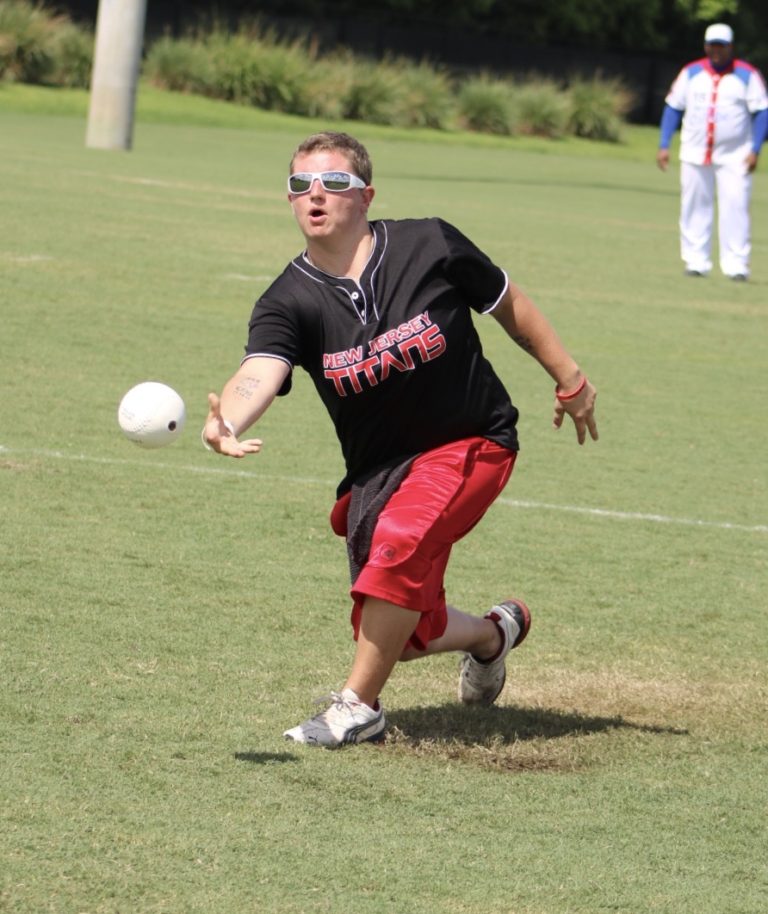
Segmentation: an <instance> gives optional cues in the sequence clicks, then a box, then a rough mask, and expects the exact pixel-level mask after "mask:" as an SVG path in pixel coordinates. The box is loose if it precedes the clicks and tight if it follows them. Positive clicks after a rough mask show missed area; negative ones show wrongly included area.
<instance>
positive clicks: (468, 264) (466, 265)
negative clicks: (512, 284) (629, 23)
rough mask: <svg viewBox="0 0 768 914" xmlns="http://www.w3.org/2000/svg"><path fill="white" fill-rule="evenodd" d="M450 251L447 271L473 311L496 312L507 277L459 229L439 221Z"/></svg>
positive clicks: (447, 248)
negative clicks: (493, 310) (495, 308)
mask: <svg viewBox="0 0 768 914" xmlns="http://www.w3.org/2000/svg"><path fill="white" fill-rule="evenodd" d="M437 221H438V225H439V227H440V231H441V232H442V236H443V241H444V243H445V248H446V260H445V272H446V276H447V277H448V279H449V281H450V282H451V283H452V284H453V285H454V286H456V288H457V289H459V291H460V292H461V293H462V296H463V297H464V298H465V300H466V301H467V304H468V305H469V306H470V307H471V308H472V310H473V311H478V312H480V313H484V312H486V311H490V310H492V309H493V308H494V307H495V306H496V305H497V304H498V301H499V299H500V298H501V296H502V295H503V294H504V291H505V290H506V288H507V275H506V273H505V272H504V271H503V270H502V269H501V268H500V267H497V266H496V264H494V263H493V261H492V260H491V259H490V257H488V255H487V254H485V253H483V251H481V250H480V248H478V247H477V246H476V245H475V244H474V243H473V242H472V241H470V240H469V238H467V237H466V235H463V234H462V233H461V232H460V231H459V230H458V229H457V228H455V226H453V225H451V224H450V223H448V222H443V220H442V219H438V220H437Z"/></svg>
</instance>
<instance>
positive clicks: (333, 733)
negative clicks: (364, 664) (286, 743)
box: [283, 689, 387, 749]
mask: <svg viewBox="0 0 768 914" xmlns="http://www.w3.org/2000/svg"><path fill="white" fill-rule="evenodd" d="M326 701H329V702H330V703H331V705H330V707H329V708H328V709H327V710H326V711H323V712H322V713H321V714H317V715H316V716H315V717H311V718H310V719H309V720H305V721H304V723H303V724H299V725H298V727H293V728H292V729H291V730H286V731H285V733H283V736H284V737H285V738H286V739H290V740H293V741H294V742H297V743H306V744H307V745H309V746H325V747H326V748H327V749H338V748H339V747H340V746H346V745H348V744H349V743H364V742H378V741H379V740H381V739H384V730H385V729H386V726H387V721H386V718H385V717H384V709H383V708H382V707H381V702H379V701H377V702H376V708H369V707H368V705H366V704H363V702H362V701H360V699H359V698H358V697H357V694H356V693H355V692H354V691H353V690H352V689H344V690H343V691H342V692H331V694H330V695H329V696H328V698H320V699H319V700H318V702H317V704H321V703H323V702H326Z"/></svg>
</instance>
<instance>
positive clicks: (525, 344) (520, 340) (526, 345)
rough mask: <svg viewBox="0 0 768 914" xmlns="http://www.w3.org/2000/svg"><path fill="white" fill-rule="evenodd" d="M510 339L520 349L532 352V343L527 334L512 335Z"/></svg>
mask: <svg viewBox="0 0 768 914" xmlns="http://www.w3.org/2000/svg"><path fill="white" fill-rule="evenodd" d="M512 339H514V341H515V342H516V343H517V345H518V346H519V347H520V348H521V349H524V350H525V351H526V352H529V353H533V343H532V342H531V341H530V339H529V338H528V337H527V336H522V335H518V336H514V337H512Z"/></svg>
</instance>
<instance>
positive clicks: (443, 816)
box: [0, 87, 768, 914]
mask: <svg viewBox="0 0 768 914" xmlns="http://www.w3.org/2000/svg"><path fill="white" fill-rule="evenodd" d="M86 105H87V99H86V96H85V93H76V92H64V93H61V94H56V95H54V94H52V93H50V92H45V91H44V90H31V89H29V88H28V87H2V88H0V214H1V215H0V225H1V226H2V232H0V302H1V303H2V304H1V305H0V308H1V310H0V314H1V316H2V323H1V324H0V385H1V389H2V398H1V399H0V507H1V509H2V526H0V582H1V583H0V613H1V615H0V618H1V619H2V627H1V628H0V685H1V686H2V689H1V691H0V752H1V753H2V804H1V805H0V860H2V861H3V862H2V866H1V867H0V910H3V911H8V912H14V914H21V912H23V914H41V912H56V914H118V912H119V914H161V912H162V914H197V912H200V914H208V912H217V914H245V912H260V914H316V912H327V914H575V912H584V914H601V912H621V914H764V912H765V911H766V908H768V870H767V868H766V846H768V843H767V842H768V829H767V828H766V822H767V821H768V786H767V785H768V738H767V734H768V684H767V680H766V660H767V659H768V621H766V608H768V607H767V606H766V604H767V603H768V599H767V598H766V592H768V573H767V571H766V547H767V546H768V495H767V493H766V489H767V485H766V456H765V455H766V450H767V449H768V434H767V433H766V426H765V414H766V407H765V403H766V393H768V383H766V380H765V375H766V353H767V351H768V347H767V346H766V341H768V175H767V174H766V169H765V163H762V166H761V171H760V172H758V174H757V176H756V179H755V189H754V208H753V215H754V222H753V236H754V251H753V279H752V281H751V282H750V283H749V284H745V285H737V284H733V283H731V282H729V281H727V280H725V279H724V278H722V277H720V276H719V275H717V274H713V275H712V276H711V277H710V278H708V279H705V280H691V279H688V278H686V277H684V276H683V275H682V265H681V263H680V261H679V259H678V250H677V228H676V221H677V206H678V193H677V177H676V174H674V173H670V174H667V175H663V174H661V173H660V172H658V171H657V170H656V168H655V166H654V163H653V149H654V143H655V131H653V130H652V129H650V128H645V129H644V128H633V129H632V130H631V131H630V135H629V142H628V143H627V145H626V146H623V147H619V148H613V147H609V146H600V145H594V144H589V143H584V142H581V143H580V142H579V141H568V142H563V143H544V142H543V141H538V140H527V141H525V140H520V141H503V140H491V139H489V138H487V137H486V138H476V137H469V136H451V137H444V138H440V137H436V136H435V135H430V134H426V133H424V134H422V133H418V134H407V133H403V132H391V131H387V130H384V129H374V128H369V127H364V126H362V125H351V129H352V131H353V132H356V133H357V135H359V136H360V137H361V139H363V140H364V141H365V142H366V143H367V145H368V146H369V149H370V151H371V154H372V156H373V159H374V173H375V181H374V183H375V184H376V186H377V191H378V192H377V197H376V200H375V202H374V206H373V209H372V216H373V217H374V218H375V217H392V218H397V217H401V216H419V215H440V216H443V217H444V218H446V219H448V220H450V221H453V222H455V223H456V224H457V225H458V226H459V227H460V228H462V229H463V230H464V231H465V232H466V233H467V234H468V235H470V237H472V238H473V239H474V240H476V241H477V243H478V244H480V246H481V247H483V248H484V249H485V250H486V251H487V252H488V253H489V254H490V255H491V256H492V257H493V258H494V259H495V260H496V261H497V262H498V263H499V264H500V265H502V266H504V267H505V268H506V269H507V270H508V272H509V273H510V275H511V277H512V278H513V279H514V280H515V281H517V282H518V283H519V284H520V285H522V286H523V287H524V288H525V289H526V290H527V291H529V292H530V293H531V294H532V296H533V297H534V299H535V300H536V301H537V303H538V304H539V306H540V307H541V308H542V309H543V310H544V311H545V312H546V313H547V314H549V315H550V317H551V318H552V320H553V321H554V323H555V325H556V326H557V327H558V329H559V331H560V333H561V335H562V337H563V338H564V339H565V341H566V343H567V345H568V347H569V348H570V349H571V350H572V352H573V353H574V354H575V355H576V357H577V358H578V359H579V360H580V362H581V364H582V365H583V367H584V368H585V370H586V371H588V373H589V375H590V377H591V378H592V379H593V380H594V382H595V384H596V385H597V387H598V389H599V391H600V393H599V398H598V420H599V425H600V433H601V438H600V441H599V443H597V444H596V445H592V444H591V443H590V444H589V445H587V446H585V447H584V448H579V447H578V446H577V445H576V442H575V436H574V435H573V433H572V430H571V429H570V428H564V429H562V430H561V431H560V432H555V431H553V429H552V428H551V405H552V385H551V382H550V381H549V379H548V377H547V376H546V375H545V374H544V373H543V372H542V371H541V369H540V368H538V366H537V365H536V364H535V363H534V362H533V361H532V360H530V359H528V358H527V357H526V356H525V355H524V354H523V353H522V352H521V351H519V350H518V349H516V347H514V345H512V344H511V343H510V342H509V340H508V339H506V338H505V337H504V335H503V333H502V332H501V330H500V328H499V327H498V326H497V325H496V323H495V321H492V320H489V319H487V320H484V321H480V328H481V333H482V335H483V340H484V344H485V346H486V349H487V352H488V354H489V356H490V358H491V360H492V361H493V362H494V364H495V365H496V367H497V369H498V371H499V373H500V374H501V375H502V377H503V378H504V380H505V381H506V382H507V384H508V386H509V389H510V392H511V393H512V396H513V399H514V400H515V402H516V403H517V404H518V405H519V407H520V410H521V421H520V436H521V441H522V451H521V455H520V459H519V461H518V465H517V468H516V470H515V473H514V475H513V479H512V481H511V483H510V485H509V486H508V488H507V489H506V491H505V493H504V495H503V496H502V498H501V499H500V500H499V501H498V502H497V503H496V504H495V505H494V506H493V508H492V510H491V511H490V512H489V514H488V516H487V517H486V518H485V520H484V521H483V523H482V525H481V526H480V527H478V529H477V530H476V531H474V532H473V533H472V534H471V535H470V537H468V538H467V540H465V541H464V542H463V543H461V544H460V545H459V546H458V547H457V548H456V550H455V554H454V559H453V562H452V565H451V568H450V571H449V578H448V587H449V595H450V597H451V599H452V602H454V603H456V604H457V605H459V606H462V607H463V608H466V609H468V610H470V611H475V612H478V613H479V612H482V611H484V610H485V609H486V608H487V607H488V606H489V605H490V603H491V602H493V601H494V600H496V599H498V598H499V597H502V596H505V595H507V594H517V595H519V596H521V597H523V598H524V599H525V600H526V601H527V602H528V604H529V605H530V606H531V608H532V612H533V614H534V622H533V627H532V630H531V634H530V636H529V638H528V640H527V641H526V643H525V645H524V646H523V647H522V648H521V650H520V651H516V652H515V653H514V654H513V655H512V658H511V662H510V664H509V667H510V669H509V682H508V685H507V687H506V689H505V692H504V693H503V696H502V699H501V701H500V703H499V705H498V706H497V707H495V708H493V709H488V710H480V711H471V712H470V711H469V710H467V709H464V708H463V707H460V706H459V705H458V704H457V703H456V702H455V700H454V695H455V685H456V666H457V662H456V658H455V657H452V656H440V657H436V658H432V659H430V660H428V661H424V662H422V663H415V664H407V665H403V666H402V667H400V668H398V669H397V670H396V672H395V675H394V677H393V678H392V680H391V682H390V684H389V686H388V688H387V691H386V693H385V694H384V696H383V698H384V703H385V706H386V708H387V711H388V717H389V720H390V723H391V731H390V738H389V740H388V741H387V742H386V743H385V744H384V745H383V746H381V747H375V746H362V747H356V748H352V749H348V750H345V751H341V752H335V753H334V752H326V751H321V750H309V749H303V748H302V747H298V746H292V745H290V744H288V743H285V742H284V741H283V740H282V737H281V734H282V731H283V729H285V728H286V727H289V726H293V725H294V724H295V723H297V722H298V721H300V720H302V719H303V718H304V717H306V716H309V714H311V713H314V712H313V708H312V705H311V699H312V698H313V697H316V696H320V695H323V694H325V693H327V692H328V691H329V690H330V689H332V688H336V687H337V686H338V685H339V684H340V682H341V681H342V680H343V677H344V674H345V673H346V669H347V664H348V662H349V660H350V657H351V653H352V643H351V638H350V634H349V627H348V622H347V615H348V609H349V605H348V599H347V596H346V585H347V566H346V558H345V551H344V548H343V544H342V543H341V542H340V541H338V540H337V539H335V538H334V536H333V535H332V533H331V531H330V529H329V527H328V525H327V513H328V510H329V508H330V506H331V503H332V500H333V493H334V488H335V485H336V482H337V481H338V479H339V478H340V477H341V475H342V467H341V463H340V458H339V455H338V449H337V445H336V441H335V437H334V434H333V431H332V429H331V428H330V423H329V421H328V420H327V418H326V416H325V415H324V414H323V413H322V412H321V409H320V407H319V403H317V402H316V400H315V396H314V393H313V390H312V388H311V385H310V383H309V381H308V379H307V378H306V376H301V375H299V376H297V379H296V383H295V385H294V391H293V393H292V394H291V396H290V397H288V398H286V399H284V400H281V401H280V402H279V403H278V404H277V405H275V407H274V408H273V409H272V411H271V412H270V413H268V415H267V416H266V417H265V419H264V421H263V422H262V423H261V425H260V432H259V434H260V436H261V437H263V439H264V441H265V449H264V452H263V453H262V454H261V455H259V456H258V457H256V458H253V459H249V460H246V461H241V462H235V461H230V462H228V461H226V460H224V459H223V458H219V457H217V456H215V455H213V454H209V453H207V452H206V451H204V450H203V448H202V447H201V445H200V440H199V428H200V427H201V425H202V422H203V418H204V415H205V411H206V394H207V392H208V391H209V390H210V389H220V387H221V386H222V384H223V382H224V381H225V380H226V379H227V378H228V377H229V375H230V374H231V373H232V372H233V370H234V368H235V367H236V365H237V363H238V361H239V358H240V355H241V352H242V346H243V345H244V343H245V335H246V325H247V320H248V317H249V314H250V309H251V305H252V302H253V299H254V298H255V296H256V295H257V294H259V292H260V291H261V290H262V289H263V288H265V286H266V285H267V284H268V283H269V281H270V280H271V279H272V278H273V277H274V276H275V275H276V274H277V273H278V272H279V271H280V270H282V268H283V266H284V265H285V263H286V262H287V261H288V260H289V259H290V258H291V257H292V256H294V255H295V254H296V253H297V252H298V251H299V250H300V248H301V238H300V236H299V234H298V231H297V229H296V227H295V225H294V223H293V221H292V217H291V216H290V212H289V209H288V206H287V204H286V202H285V199H284V191H283V186H284V176H285V171H286V167H287V160H288V157H289V154H290V152H291V150H292V149H293V147H294V146H295V145H296V144H297V143H298V142H299V141H300V140H301V139H303V138H304V136H305V135H307V134H308V133H310V132H312V131H313V130H314V129H315V128H316V127H317V126H319V125H317V124H313V123H310V122H304V121H299V120H296V119H284V118H279V117H276V116H273V115H263V114H259V113H258V112H254V111H245V110H243V109H235V108H230V107H228V106H226V105H220V104H216V103H211V102H205V101H203V100H200V99H189V98H173V97H171V96H164V95H162V94H161V93H154V92H152V91H150V90H149V89H146V88H144V89H143V90H142V92H141V93H140V97H139V117H138V122H137V125H136V130H135V148H134V150H133V151H132V152H130V153H121V152H103V151H95V150H89V149H86V148H85V146H84V137H85V120H84V112H85V110H86ZM150 378H152V379H158V380H162V381H165V382H166V383H169V384H171V385H172V386H174V387H175V388H176V389H177V390H179V392H180V393H181V394H182V395H183V396H184V398H185V400H186V402H187V408H188V420H187V421H188V425H187V428H186V430H185V432H184V434H183V436H182V438H181V439H180V440H179V441H177V442H176V443H174V444H173V445H172V446H170V447H168V448H166V449H163V450H160V451H154V452H149V451H142V450H141V449H139V448H137V447H136V446H134V445H133V444H131V443H129V442H128V441H126V440H125V439H124V438H123V437H122V435H121V434H120V432H119V429H118V427H117V423H116V410H117V404H118V402H119V400H120V398H121V396H122V394H123V393H124V392H125V391H126V390H127V389H128V388H129V387H131V386H132V385H133V384H135V383H136V382H138V381H141V380H146V379H150ZM512 661H513V662H512Z"/></svg>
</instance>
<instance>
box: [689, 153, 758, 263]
mask: <svg viewBox="0 0 768 914" xmlns="http://www.w3.org/2000/svg"><path fill="white" fill-rule="evenodd" d="M715 188H717V217H718V218H717V228H718V241H719V247H720V269H721V270H722V271H723V273H725V275H726V276H736V275H737V274H739V273H742V274H744V276H749V254H750V251H751V248H752V245H751V239H750V227H749V202H750V197H751V195H752V175H751V174H749V172H748V171H747V169H746V166H745V165H744V163H743V162H736V163H730V164H728V165H691V164H690V162H681V163H680V190H681V195H680V256H681V257H682V258H683V261H684V262H685V266H686V268H687V269H689V270H696V271H698V272H699V273H709V271H710V270H711V269H712V224H713V222H714V211H715Z"/></svg>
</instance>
